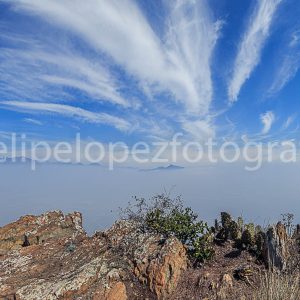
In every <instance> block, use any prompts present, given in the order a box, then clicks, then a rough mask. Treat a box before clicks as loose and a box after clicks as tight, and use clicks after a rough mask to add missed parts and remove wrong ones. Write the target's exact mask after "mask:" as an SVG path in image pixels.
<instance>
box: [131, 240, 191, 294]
mask: <svg viewBox="0 0 300 300" xmlns="http://www.w3.org/2000/svg"><path fill="white" fill-rule="evenodd" d="M147 246H150V245H146V247H147ZM155 252H157V253H155ZM152 256H153V259H151V260H149V254H148V255H147V253H146V252H143V254H142V255H141V256H140V257H139V258H138V260H135V269H134V273H135V275H136V276H137V277H138V278H139V280H140V281H141V282H146V283H147V284H148V285H149V287H150V290H151V291H153V292H155V294H156V295H157V297H158V298H159V299H160V298H165V297H166V296H168V295H170V294H172V292H173V291H174V290H175V288H176V286H177V283H178V281H179V279H180V275H181V273H182V272H183V271H185V270H186V268H187V256H186V250H185V248H184V246H183V245H182V244H181V243H180V242H179V241H178V240H177V239H175V238H173V239H169V240H167V241H166V243H165V244H164V245H163V247H162V248H161V249H156V251H154V252H153V253H152Z"/></svg>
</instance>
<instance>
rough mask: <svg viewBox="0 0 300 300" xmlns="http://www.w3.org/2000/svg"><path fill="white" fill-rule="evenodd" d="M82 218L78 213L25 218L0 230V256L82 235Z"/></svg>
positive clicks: (47, 214)
mask: <svg viewBox="0 0 300 300" xmlns="http://www.w3.org/2000/svg"><path fill="white" fill-rule="evenodd" d="M83 232H84V230H83V228H82V216H81V214H80V213H78V212H74V213H72V214H68V215H66V216H64V214H63V213H62V212H61V211H53V212H48V213H45V214H43V215H41V216H25V217H22V218H20V219H19V220H18V221H16V222H13V223H11V224H8V225H6V226H4V227H1V228H0V255H1V254H2V255H3V254H4V253H6V252H7V251H9V250H15V249H20V248H22V247H26V246H29V245H39V244H42V243H44V242H46V241H48V240H49V239H53V238H54V239H59V238H63V237H67V236H71V235H72V234H79V233H80V234H82V233H83Z"/></svg>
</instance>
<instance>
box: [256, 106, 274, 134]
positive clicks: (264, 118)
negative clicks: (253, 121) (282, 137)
mask: <svg viewBox="0 0 300 300" xmlns="http://www.w3.org/2000/svg"><path fill="white" fill-rule="evenodd" d="M260 120H261V122H262V124H263V129H262V131H261V133H262V134H267V133H268V132H269V131H270V130H271V127H272V125H273V123H274V121H275V115H274V113H273V112H272V111H267V112H266V113H264V114H261V115H260Z"/></svg>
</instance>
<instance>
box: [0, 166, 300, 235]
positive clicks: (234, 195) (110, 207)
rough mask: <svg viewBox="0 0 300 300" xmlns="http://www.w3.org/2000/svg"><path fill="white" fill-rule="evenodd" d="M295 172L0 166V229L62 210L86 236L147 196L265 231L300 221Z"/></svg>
mask: <svg viewBox="0 0 300 300" xmlns="http://www.w3.org/2000/svg"><path fill="white" fill-rule="evenodd" d="M299 178H300V168H299V165H298V164H290V165H287V164H285V165H284V164H279V163H272V164H267V165H264V166H263V167H262V168H261V169H260V170H259V171H255V172H249V171H245V170H244V169H243V166H241V165H240V164H232V165H230V164H227V165H220V164H219V165H214V166H206V167H197V168H187V169H183V170H172V171H151V172H141V171H137V170H130V169H118V170H115V171H109V170H106V169H102V168H101V167H98V166H80V165H39V166H38V168H37V170H36V171H31V170H30V166H29V165H5V164H4V165H0V205H1V209H0V226H3V225H4V224H6V223H9V222H11V221H14V220H16V219H18V218H19V217H20V216H21V215H25V214H40V213H42V212H44V211H49V210H56V209H61V210H63V211H64V212H71V211H74V210H77V211H80V212H82V213H83V217H84V227H85V228H86V230H87V231H88V232H89V233H92V232H93V231H95V230H97V229H103V228H106V227H108V226H110V225H111V224H112V222H113V221H114V220H115V219H116V218H117V217H118V207H120V206H122V207H124V206H126V204H127V202H128V201H130V200H131V196H133V195H136V196H143V197H150V196H151V195H154V194H155V193H160V192H162V191H164V190H167V191H170V190H172V195H174V196H175V195H182V197H183V200H184V202H185V203H186V205H188V206H191V207H192V208H193V209H194V210H195V211H197V212H198V213H199V216H200V217H201V218H203V219H205V220H208V221H213V220H214V218H215V217H216V216H217V215H218V213H219V212H220V211H224V210H225V211H229V212H231V213H232V214H233V215H234V216H239V215H243V216H244V217H245V219H246V220H248V221H255V222H257V223H261V224H268V223H270V222H272V221H274V220H276V219H277V218H280V214H281V213H286V212H291V213H294V214H295V216H296V221H299V220H300V202H299V192H300V182H299Z"/></svg>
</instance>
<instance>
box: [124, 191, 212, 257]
mask: <svg viewBox="0 0 300 300" xmlns="http://www.w3.org/2000/svg"><path fill="white" fill-rule="evenodd" d="M134 199H135V205H132V204H130V205H129V207H127V208H126V209H125V210H122V211H123V213H125V216H126V218H127V219H130V220H134V221H136V222H138V224H139V225H140V227H141V228H142V230H143V231H148V232H154V233H158V234H161V235H162V236H163V237H164V238H169V237H172V236H174V237H176V238H177V239H178V240H180V241H181V242H182V243H183V244H184V245H185V246H186V247H187V249H188V253H189V255H190V257H191V259H192V260H193V262H194V263H197V262H203V261H205V260H208V259H210V258H212V256H213V254H214V251H213V235H212V233H211V230H210V229H209V227H208V225H207V223H205V222H203V221H201V220H198V215H197V214H196V213H195V212H193V210H192V209H191V208H190V207H184V206H183V203H182V200H181V198H180V197H177V198H175V199H171V198H170V197H169V195H166V194H160V195H156V196H154V197H152V198H151V199H150V200H149V201H146V200H145V199H144V198H137V197H135V198H134Z"/></svg>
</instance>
